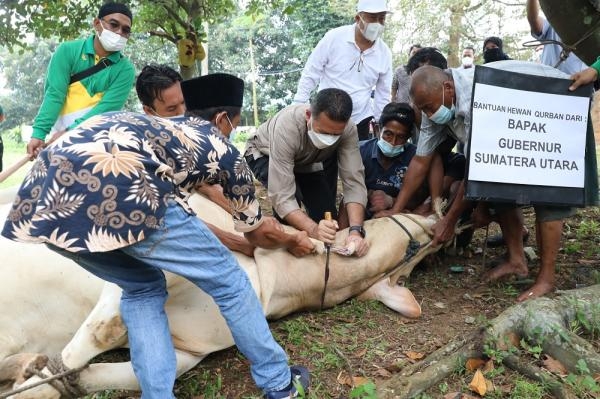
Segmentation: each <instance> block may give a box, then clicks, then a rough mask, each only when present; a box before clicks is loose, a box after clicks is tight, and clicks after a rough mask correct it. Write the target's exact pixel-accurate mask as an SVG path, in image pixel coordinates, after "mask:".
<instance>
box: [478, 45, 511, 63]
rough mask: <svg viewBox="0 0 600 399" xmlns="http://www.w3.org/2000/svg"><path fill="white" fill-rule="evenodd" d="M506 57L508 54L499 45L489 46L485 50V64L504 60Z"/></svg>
mask: <svg viewBox="0 0 600 399" xmlns="http://www.w3.org/2000/svg"><path fill="white" fill-rule="evenodd" d="M505 59H506V55H505V54H504V53H503V52H502V50H500V48H498V47H494V48H489V49H486V50H485V51H484V52H483V60H484V61H485V62H484V63H485V64H487V63H488V62H494V61H502V60H505Z"/></svg>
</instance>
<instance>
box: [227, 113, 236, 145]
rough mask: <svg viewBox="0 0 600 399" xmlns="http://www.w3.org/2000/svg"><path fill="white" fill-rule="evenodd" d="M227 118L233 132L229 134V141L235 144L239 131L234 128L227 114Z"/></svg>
mask: <svg viewBox="0 0 600 399" xmlns="http://www.w3.org/2000/svg"><path fill="white" fill-rule="evenodd" d="M225 118H227V122H229V126H231V131H230V132H229V141H231V142H233V139H234V137H235V136H236V134H237V129H236V128H235V127H233V123H231V119H229V116H227V114H225Z"/></svg>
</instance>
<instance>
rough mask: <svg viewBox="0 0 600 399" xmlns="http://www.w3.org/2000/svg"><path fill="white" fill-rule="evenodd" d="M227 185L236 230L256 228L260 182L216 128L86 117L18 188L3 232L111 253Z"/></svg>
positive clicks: (124, 116)
mask: <svg viewBox="0 0 600 399" xmlns="http://www.w3.org/2000/svg"><path fill="white" fill-rule="evenodd" d="M201 183H208V184H221V185H222V186H223V192H224V193H225V195H226V196H227V197H228V198H229V199H230V202H231V207H232V209H233V218H234V223H235V227H236V230H238V231H241V232H245V231H251V230H254V229H255V228H257V227H258V226H259V224H260V221H261V214H260V207H259V204H258V201H257V200H256V198H255V197H254V185H253V176H252V173H251V172H250V169H249V168H248V166H247V164H246V162H245V160H244V158H243V157H242V156H240V153H239V151H238V150H237V149H236V148H235V147H234V146H233V145H232V144H230V143H229V142H228V141H227V140H225V139H223V137H222V136H221V135H220V134H219V133H218V131H217V130H216V128H214V127H213V126H212V125H211V124H210V123H209V122H207V121H205V120H202V119H200V118H195V117H191V118H188V117H179V118H174V119H163V118H156V117H152V116H146V115H143V114H137V113H129V112H111V113H105V114H101V115H98V116H95V117H92V118H90V119H88V120H87V121H85V122H83V123H82V124H81V125H79V126H78V127H77V128H76V129H74V130H71V131H68V132H67V133H65V134H64V135H63V136H61V137H59V138H58V139H57V140H56V141H55V142H54V143H52V144H51V145H49V146H48V147H47V148H46V149H44V150H43V151H42V152H41V153H40V155H39V157H38V158H37V160H36V162H35V163H34V165H33V167H32V169H31V170H30V171H29V173H28V175H27V176H26V177H25V180H24V181H23V184H22V185H21V187H20V189H19V192H18V194H17V197H16V198H15V201H14V203H13V206H12V209H11V211H10V213H9V215H8V219H7V220H6V223H5V225H4V229H3V230H2V235H3V236H5V237H7V238H9V239H12V240H15V241H25V242H45V243H50V244H53V245H55V246H58V247H61V248H64V249H66V250H68V251H71V252H104V251H111V250H114V249H118V248H122V247H125V246H128V245H131V244H134V243H136V242H138V241H141V240H143V239H144V238H145V237H146V236H147V235H148V234H149V233H151V232H152V231H153V230H155V229H157V228H159V227H160V226H161V224H162V219H163V216H164V214H165V211H166V208H167V204H168V203H169V201H170V200H175V201H177V202H178V203H180V204H182V205H183V206H184V207H186V209H188V211H189V212H190V213H192V211H191V210H190V209H189V207H188V206H187V202H186V201H187V198H188V197H189V196H190V195H191V193H193V191H194V187H196V186H197V185H199V184H201Z"/></svg>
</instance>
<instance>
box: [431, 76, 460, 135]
mask: <svg viewBox="0 0 600 399" xmlns="http://www.w3.org/2000/svg"><path fill="white" fill-rule="evenodd" d="M444 92H445V90H444V86H442V104H441V105H440V107H439V108H438V109H437V111H435V113H434V114H433V115H431V116H430V117H429V120H430V121H432V122H433V123H437V124H438V125H445V124H446V123H448V122H450V121H451V120H452V119H454V103H452V108H448V107H446V106H445V105H444Z"/></svg>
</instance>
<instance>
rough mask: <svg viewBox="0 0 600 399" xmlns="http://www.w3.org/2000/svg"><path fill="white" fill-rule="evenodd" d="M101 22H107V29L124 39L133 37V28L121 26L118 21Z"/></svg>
mask: <svg viewBox="0 0 600 399" xmlns="http://www.w3.org/2000/svg"><path fill="white" fill-rule="evenodd" d="M101 21H102V22H106V23H107V24H108V28H107V29H108V30H110V31H111V32H115V33H118V34H119V35H121V36H123V37H129V35H131V26H127V25H121V23H120V22H119V21H117V20H116V19H111V20H108V21H106V20H104V19H102V20H101ZM119 32H120V33H119Z"/></svg>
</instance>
